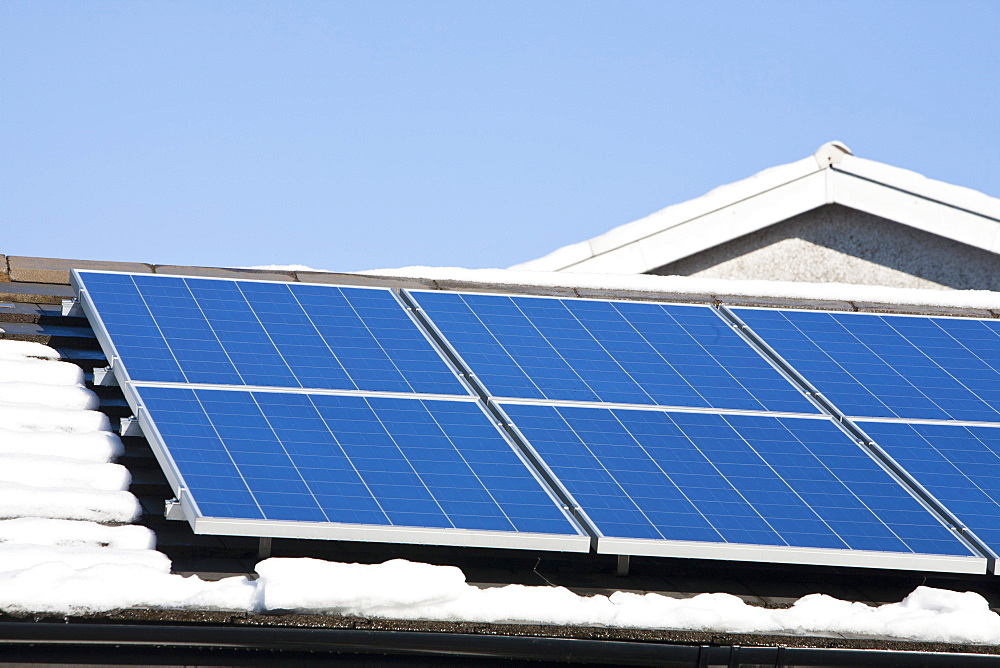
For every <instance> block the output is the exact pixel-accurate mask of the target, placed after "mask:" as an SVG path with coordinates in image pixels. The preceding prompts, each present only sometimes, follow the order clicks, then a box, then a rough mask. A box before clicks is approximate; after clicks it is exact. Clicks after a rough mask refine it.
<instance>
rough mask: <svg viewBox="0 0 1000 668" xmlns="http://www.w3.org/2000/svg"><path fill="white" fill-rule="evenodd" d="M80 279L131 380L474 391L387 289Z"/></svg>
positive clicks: (97, 276) (108, 277)
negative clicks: (459, 376)
mask: <svg viewBox="0 0 1000 668" xmlns="http://www.w3.org/2000/svg"><path fill="white" fill-rule="evenodd" d="M80 276H81V277H82V279H83V283H84V287H85V289H86V290H87V293H88V294H89V296H90V299H91V300H92V301H93V303H94V304H95V306H96V308H97V310H98V312H99V313H100V316H101V321H102V322H103V323H104V326H105V327H106V328H107V330H108V333H109V335H110V336H111V338H112V340H113V341H114V344H115V347H116V350H117V351H118V353H119V355H120V356H121V358H122V361H123V363H124V366H125V368H126V369H127V370H128V372H129V376H130V378H131V379H132V380H134V381H151V382H187V383H205V384H221V385H254V386H266V387H301V388H313V389H343V390H366V391H380V392H406V393H414V392H416V393H431V394H467V391H466V390H465V388H464V387H463V386H462V384H461V382H460V381H459V380H458V378H457V377H456V376H455V374H454V373H453V372H452V370H451V369H450V368H449V366H448V365H447V363H446V362H445V361H444V360H443V359H442V357H441V356H440V354H439V353H438V352H437V351H436V350H435V349H434V347H433V346H432V345H431V344H430V342H429V341H428V340H427V338H426V337H425V336H424V335H423V334H422V333H421V331H420V330H419V328H418V327H417V325H416V324H415V323H414V322H413V321H412V320H411V319H410V318H409V316H408V315H407V314H406V311H405V310H404V309H403V308H402V306H401V305H400V304H399V303H398V301H397V300H396V299H395V297H394V296H393V295H392V293H391V291H389V290H381V289H364V288H346V287H345V288H340V287H336V286H317V285H300V284H294V285H293V284H281V283H263V282H253V281H222V280H212V279H194V278H177V277H166V276H143V275H135V276H132V275H127V274H99V273H90V272H81V274H80Z"/></svg>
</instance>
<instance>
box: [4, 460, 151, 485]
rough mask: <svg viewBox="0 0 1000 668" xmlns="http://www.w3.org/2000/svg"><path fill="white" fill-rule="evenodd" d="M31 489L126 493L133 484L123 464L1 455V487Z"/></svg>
mask: <svg viewBox="0 0 1000 668" xmlns="http://www.w3.org/2000/svg"><path fill="white" fill-rule="evenodd" d="M5 482H6V483H11V482H13V483H21V484H24V485H27V486H29V487H62V488H69V489H99V490H126V489H128V486H129V483H131V482H132V476H131V475H130V474H129V472H128V469H126V468H125V467H124V466H122V465H120V464H108V463H95V462H82V461H79V460H76V459H65V458H62V457H46V456H39V455H36V454H30V455H27V454H16V455H0V483H5Z"/></svg>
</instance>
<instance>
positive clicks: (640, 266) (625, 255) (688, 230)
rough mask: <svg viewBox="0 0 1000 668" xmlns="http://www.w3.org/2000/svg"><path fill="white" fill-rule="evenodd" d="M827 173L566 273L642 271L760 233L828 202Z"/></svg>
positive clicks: (664, 231) (714, 212)
mask: <svg viewBox="0 0 1000 668" xmlns="http://www.w3.org/2000/svg"><path fill="white" fill-rule="evenodd" d="M813 164H814V165H815V162H814V163H813ZM825 171H826V170H821V169H813V170H812V172H811V173H810V174H807V175H806V176H803V177H800V178H798V179H796V180H794V181H791V182H786V183H783V184H782V185H781V186H779V187H776V188H771V189H768V190H765V191H763V192H760V193H757V194H755V195H754V196H752V197H748V198H744V199H742V200H739V201H737V202H734V203H731V204H729V205H727V206H725V207H721V208H718V209H714V210H712V211H710V212H707V213H705V214H704V215H701V216H698V217H696V218H693V219H689V220H685V221H684V222H683V223H680V224H675V225H671V226H670V227H667V228H665V229H661V230H659V231H658V232H656V233H654V234H651V235H649V236H647V237H645V238H642V239H639V240H636V241H634V242H632V243H630V244H627V245H622V246H620V247H618V248H615V249H611V250H608V251H607V252H604V253H602V254H600V255H596V256H594V257H592V258H590V259H588V260H584V261H583V262H578V263H576V264H574V265H571V266H569V267H566V268H564V269H563V271H571V272H590V273H619V274H633V273H636V274H637V273H642V272H646V271H651V270H653V269H656V268H658V267H662V266H663V265H665V264H669V263H671V262H674V261H676V260H679V259H681V258H685V257H688V256H689V255H693V254H695V253H698V252H700V251H702V250H705V249H707V248H712V247H714V246H718V245H719V244H723V243H726V242H727V241H731V240H732V239H735V238H737V237H741V236H743V235H746V234H750V233H751V232H756V231H757V230H760V229H763V228H765V227H769V226H771V225H774V224H775V223H778V222H780V221H782V220H786V219H788V218H791V217H793V216H797V215H799V214H801V213H805V212H806V211H810V210H812V209H815V208H817V207H819V206H822V205H823V204H825V203H826V190H827V183H826V176H825V174H824V172H825Z"/></svg>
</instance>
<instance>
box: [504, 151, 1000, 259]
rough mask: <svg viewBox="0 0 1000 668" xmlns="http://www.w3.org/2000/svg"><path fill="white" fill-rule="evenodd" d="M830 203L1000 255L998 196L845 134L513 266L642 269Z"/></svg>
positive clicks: (999, 208)
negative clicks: (888, 158)
mask: <svg viewBox="0 0 1000 668" xmlns="http://www.w3.org/2000/svg"><path fill="white" fill-rule="evenodd" d="M826 204H840V205H842V206H846V207H849V208H852V209H856V210H858V211H863V212H865V213H869V214H872V215H875V216H879V217H881V218H885V219H888V220H892V221H895V222H897V223H901V224H903V225H908V226H910V227H913V228H916V229H919V230H923V231H925V232H929V233H932V234H935V235H939V236H941V237H944V238H947V239H951V240H953V241H957V242H960V243H963V244H967V245H969V246H973V247H975V248H979V249H981V250H985V251H988V252H991V253H997V254H1000V199H997V198H995V197H990V196H989V195H986V194H984V193H981V192H978V191H975V190H971V189H969V188H964V187H961V186H956V185H952V184H949V183H944V182H942V181H936V180H933V179H929V178H926V177H924V176H922V175H920V174H917V173H915V172H911V171H908V170H905V169H900V168H899V167H893V166H891V165H886V164H883V163H880V162H875V161H874V160H866V159H864V158H859V157H857V156H855V155H854V154H853V153H852V152H851V151H850V149H848V148H847V147H846V146H845V145H844V144H842V143H840V142H829V143H826V144H823V145H822V146H821V147H820V148H819V149H818V150H817V151H816V153H814V154H813V155H811V156H809V157H807V158H803V159H802V160H798V161H796V162H792V163H789V164H787V165H780V166H778V167H772V168H770V169H766V170H764V171H762V172H759V173H758V174H755V175H753V176H751V177H750V178H747V179H744V180H742V181H737V182H736V183H731V184H729V185H725V186H721V187H719V188H716V189H714V190H712V191H710V192H709V193H707V194H705V195H703V196H701V197H698V198H696V199H693V200H689V201H687V202H682V203H680V204H675V205H673V206H669V207H667V208H665V209H661V210H660V211H657V212H656V213H653V214H650V215H649V216H646V217H645V218H641V219H639V220H636V221H634V222H631V223H627V224H625V225H621V226H619V227H616V228H614V229H612V230H609V231H608V232H605V233H604V234H601V235H599V236H597V237H594V238H593V239H588V240H587V241H581V242H578V243H574V244H571V245H568V246H564V247H562V248H559V249H557V250H555V251H553V252H551V253H549V254H548V255H545V256H544V257H540V258H538V259H535V260H529V261H528V262H522V263H520V264H517V265H515V266H513V267H511V268H512V269H521V270H533V271H560V272H591V273H608V274H635V273H644V272H648V271H652V270H654V269H656V268H658V267H662V266H664V265H666V264H669V263H671V262H674V261H676V260H680V259H682V258H685V257H688V256H690V255H693V254H695V253H698V252H701V251H704V250H706V249H708V248H712V247H714V246H718V245H719V244H722V243H725V242H727V241H730V240H732V239H736V238H738V237H741V236H744V235H746V234H750V233H751V232H755V231H757V230H760V229H763V228H765V227H768V226H770V225H774V224H776V223H779V222H781V221H783V220H787V219H789V218H791V217H793V216H797V215H799V214H801V213H805V212H806V211H811V210H812V209H816V208H818V207H820V206H823V205H826Z"/></svg>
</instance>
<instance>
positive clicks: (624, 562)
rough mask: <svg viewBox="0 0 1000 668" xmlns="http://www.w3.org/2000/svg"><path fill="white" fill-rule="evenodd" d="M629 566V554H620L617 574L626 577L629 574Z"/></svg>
mask: <svg viewBox="0 0 1000 668" xmlns="http://www.w3.org/2000/svg"><path fill="white" fill-rule="evenodd" d="M628 567H629V556H628V555H627V554H619V555H618V570H616V571H615V575H617V576H618V577H620V578H623V577H626V576H627V575H628Z"/></svg>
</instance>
